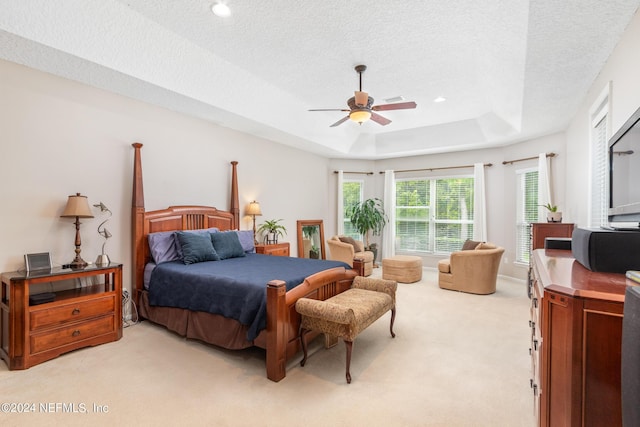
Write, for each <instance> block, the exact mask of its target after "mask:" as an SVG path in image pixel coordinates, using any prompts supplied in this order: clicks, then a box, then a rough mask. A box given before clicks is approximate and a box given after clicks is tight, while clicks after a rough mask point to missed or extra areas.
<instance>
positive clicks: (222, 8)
mask: <svg viewBox="0 0 640 427" xmlns="http://www.w3.org/2000/svg"><path fill="white" fill-rule="evenodd" d="M211 11H212V12H213V13H214V14H215V15H216V16H220V17H221V18H226V17H227V16H229V15H231V9H229V6H227V5H226V4H225V3H222V2H216V3H214V5H213V6H211Z"/></svg>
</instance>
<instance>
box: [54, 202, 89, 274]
mask: <svg viewBox="0 0 640 427" xmlns="http://www.w3.org/2000/svg"><path fill="white" fill-rule="evenodd" d="M60 217H61V218H73V217H75V218H76V221H75V225H76V241H75V245H76V257H75V258H74V260H73V261H71V263H70V264H69V266H70V267H71V268H72V269H80V268H84V267H86V266H87V264H88V263H87V262H86V261H85V260H83V259H82V257H81V256H80V250H81V249H80V245H81V241H80V218H93V214H92V213H91V209H90V208H89V203H88V202H87V196H82V195H81V194H80V193H76V194H75V195H74V196H69V199H68V200H67V206H66V207H65V208H64V212H62V215H60Z"/></svg>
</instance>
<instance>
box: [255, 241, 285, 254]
mask: <svg viewBox="0 0 640 427" xmlns="http://www.w3.org/2000/svg"><path fill="white" fill-rule="evenodd" d="M256 253H259V254H265V255H275V256H289V242H284V243H273V244H270V245H262V244H259V245H256Z"/></svg>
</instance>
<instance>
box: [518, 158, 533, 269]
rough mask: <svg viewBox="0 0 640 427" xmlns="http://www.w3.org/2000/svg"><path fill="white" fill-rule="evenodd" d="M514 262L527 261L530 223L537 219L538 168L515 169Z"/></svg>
mask: <svg viewBox="0 0 640 427" xmlns="http://www.w3.org/2000/svg"><path fill="white" fill-rule="evenodd" d="M516 179H517V187H516V188H517V194H516V203H517V206H516V262H522V263H526V264H528V263H529V249H530V247H531V242H530V239H531V237H530V229H531V223H533V222H536V221H537V220H538V170H537V169H524V170H520V171H516Z"/></svg>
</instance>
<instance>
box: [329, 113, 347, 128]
mask: <svg viewBox="0 0 640 427" xmlns="http://www.w3.org/2000/svg"><path fill="white" fill-rule="evenodd" d="M347 120H349V116H345V117H343V118H341V119H340V120H338V121H337V122H335V123H334V124H332V125H331V126H329V127H330V128H333V127H336V126H338V125H341V124H343V123H344V122H346V121H347Z"/></svg>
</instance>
